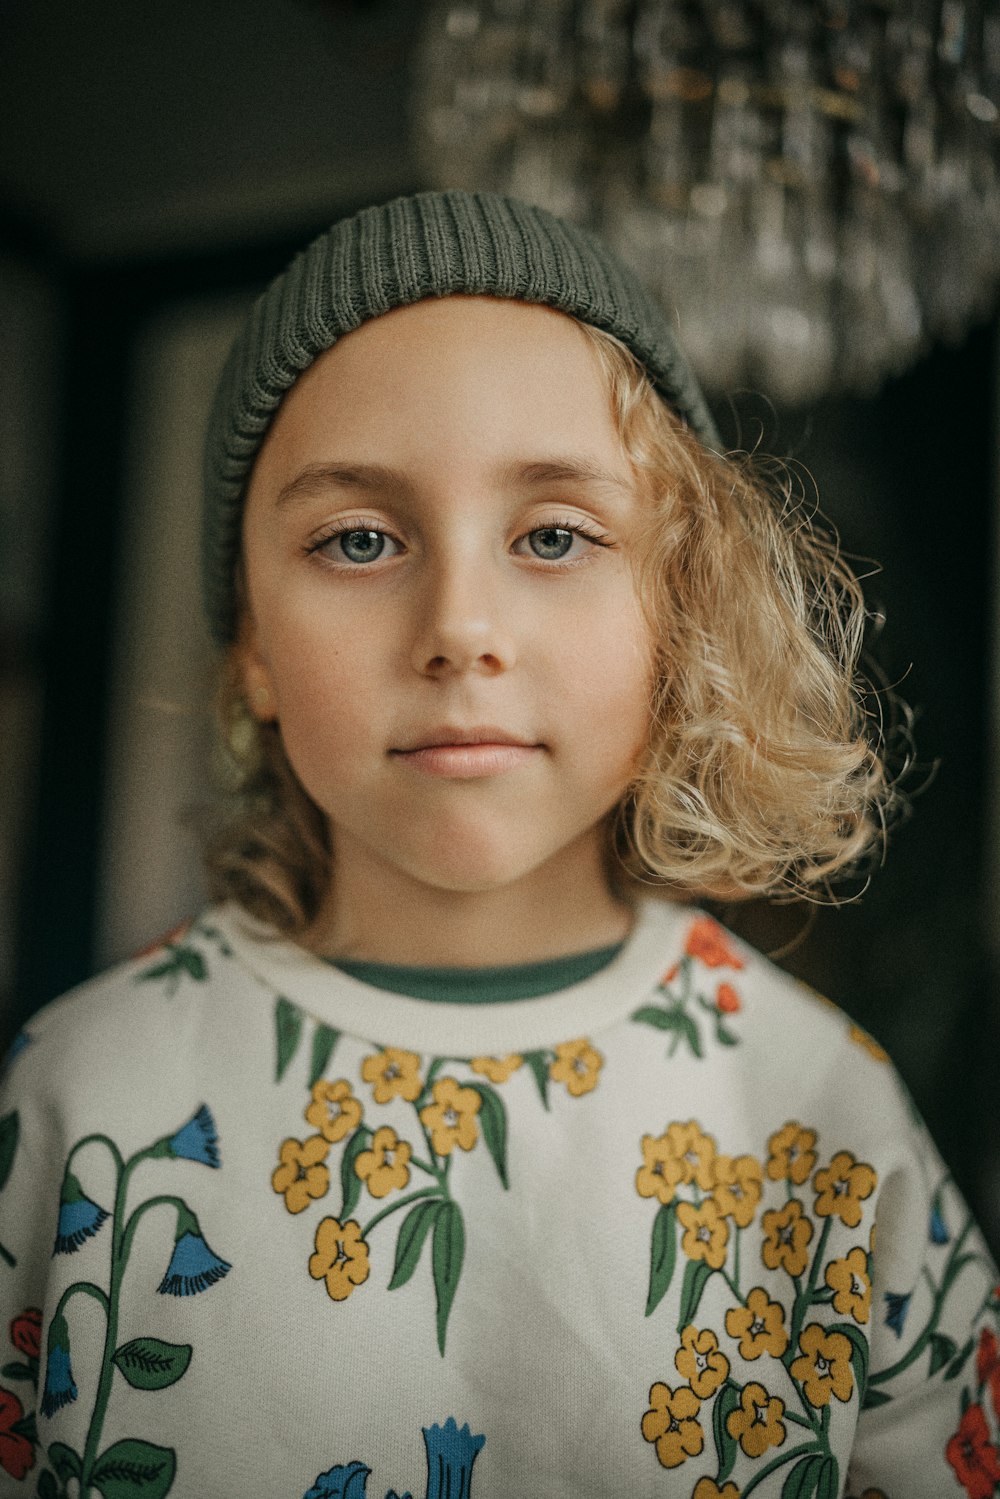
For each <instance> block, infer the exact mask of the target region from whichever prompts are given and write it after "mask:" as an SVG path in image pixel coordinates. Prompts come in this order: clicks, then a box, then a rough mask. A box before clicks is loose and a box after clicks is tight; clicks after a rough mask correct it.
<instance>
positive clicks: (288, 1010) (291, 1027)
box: [274, 995, 303, 1083]
mask: <svg viewBox="0 0 1000 1499" xmlns="http://www.w3.org/2000/svg"><path fill="white" fill-rule="evenodd" d="M302 1020H303V1015H302V1011H301V1010H300V1009H299V1007H298V1005H293V1004H292V1002H291V1000H290V999H285V998H284V997H283V996H282V995H279V996H278V998H277V1000H276V1001H275V1005H274V1029H275V1038H276V1040H277V1046H278V1056H277V1062H276V1064H275V1069H274V1080H275V1082H276V1083H280V1082H281V1079H282V1078H283V1077H284V1075H285V1072H286V1071H287V1068H288V1064H289V1062H290V1061H291V1060H292V1058H293V1057H294V1055H295V1052H296V1050H297V1048H298V1044H299V1038H300V1036H301V1035H302Z"/></svg>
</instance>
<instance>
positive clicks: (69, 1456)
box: [49, 1442, 83, 1483]
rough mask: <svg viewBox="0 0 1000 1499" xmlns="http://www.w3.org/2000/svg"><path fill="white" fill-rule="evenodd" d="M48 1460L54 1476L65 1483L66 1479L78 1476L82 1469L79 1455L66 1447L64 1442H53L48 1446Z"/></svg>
mask: <svg viewBox="0 0 1000 1499" xmlns="http://www.w3.org/2000/svg"><path fill="white" fill-rule="evenodd" d="M49 1462H50V1463H51V1464H52V1467H53V1468H54V1469H55V1473H56V1477H57V1478H58V1479H59V1480H60V1481H61V1482H62V1483H65V1482H66V1481H67V1479H70V1478H79V1476H80V1472H81V1469H82V1466H83V1465H82V1463H81V1461H80V1455H79V1453H77V1452H74V1451H73V1448H72V1447H67V1446H66V1443H65V1442H53V1443H52V1444H51V1446H50V1447H49Z"/></svg>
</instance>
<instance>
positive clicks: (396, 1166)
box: [354, 1125, 413, 1197]
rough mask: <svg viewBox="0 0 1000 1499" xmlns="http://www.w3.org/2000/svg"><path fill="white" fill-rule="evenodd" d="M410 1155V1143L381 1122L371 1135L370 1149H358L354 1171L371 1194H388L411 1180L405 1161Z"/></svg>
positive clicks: (382, 1195) (380, 1195)
mask: <svg viewBox="0 0 1000 1499" xmlns="http://www.w3.org/2000/svg"><path fill="white" fill-rule="evenodd" d="M412 1154H413V1147H412V1145H408V1144H407V1142H406V1141H405V1140H400V1139H399V1138H398V1137H397V1135H396V1131H395V1130H394V1129H390V1128H389V1127H388V1125H383V1127H382V1128H381V1129H377V1130H376V1131H375V1133H374V1135H373V1136H372V1148H371V1150H362V1151H360V1152H359V1154H358V1156H357V1158H356V1160H355V1162H354V1170H355V1171H356V1172H357V1174H358V1176H359V1177H360V1179H361V1180H362V1181H363V1182H366V1183H367V1185H368V1190H369V1192H370V1193H371V1194H372V1196H373V1197H387V1196H388V1194H389V1193H390V1192H391V1191H392V1190H393V1188H394V1187H400V1188H402V1187H405V1186H406V1183H407V1182H408V1181H409V1179H410V1168H409V1166H408V1165H407V1164H406V1163H407V1161H408V1160H409V1159H410V1156H411V1155H412Z"/></svg>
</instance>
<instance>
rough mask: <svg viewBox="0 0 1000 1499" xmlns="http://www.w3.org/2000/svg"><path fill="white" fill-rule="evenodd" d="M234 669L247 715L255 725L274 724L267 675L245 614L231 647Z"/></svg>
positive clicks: (274, 705)
mask: <svg viewBox="0 0 1000 1499" xmlns="http://www.w3.org/2000/svg"><path fill="white" fill-rule="evenodd" d="M233 651H234V653H235V658H236V663H237V669H238V671H239V674H240V677H241V678H242V681H243V692H244V695H245V697H246V700H247V706H248V707H249V709H250V712H251V713H252V714H253V716H254V718H256V720H257V722H258V723H274V722H276V720H277V717H278V705H277V701H276V698H275V693H274V687H273V684H272V681H271V673H270V670H269V668H268V665H267V662H266V661H265V660H264V657H263V656H262V655H261V651H260V647H259V645H258V642H257V631H256V627H255V625H254V623H253V620H252V619H251V617H250V614H249V611H244V613H243V617H242V618H241V620H240V626H239V632H238V634H237V638H236V642H235V644H234V646H233Z"/></svg>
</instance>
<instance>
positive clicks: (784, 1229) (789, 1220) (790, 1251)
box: [760, 1199, 813, 1275]
mask: <svg viewBox="0 0 1000 1499" xmlns="http://www.w3.org/2000/svg"><path fill="white" fill-rule="evenodd" d="M760 1221H761V1227H762V1228H763V1230H764V1233H765V1236H766V1237H765V1240H764V1243H763V1244H762V1245H761V1251H760V1255H761V1259H762V1260H763V1261H764V1264H765V1265H766V1266H767V1268H768V1269H769V1270H777V1269H778V1268H779V1267H780V1268H781V1269H782V1270H787V1271H788V1274H789V1275H801V1274H802V1272H803V1270H804V1269H805V1268H806V1263H807V1261H808V1259H809V1253H808V1250H807V1248H806V1246H807V1244H808V1243H809V1240H810V1239H811V1238H812V1235H813V1226H812V1223H811V1222H810V1220H809V1219H808V1218H806V1217H804V1216H803V1213H802V1204H801V1202H796V1201H795V1200H794V1199H793V1200H792V1201H790V1202H786V1203H785V1206H784V1207H783V1208H775V1209H774V1211H773V1212H770V1213H765V1214H764V1216H763V1217H762V1218H761V1220H760Z"/></svg>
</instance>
